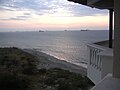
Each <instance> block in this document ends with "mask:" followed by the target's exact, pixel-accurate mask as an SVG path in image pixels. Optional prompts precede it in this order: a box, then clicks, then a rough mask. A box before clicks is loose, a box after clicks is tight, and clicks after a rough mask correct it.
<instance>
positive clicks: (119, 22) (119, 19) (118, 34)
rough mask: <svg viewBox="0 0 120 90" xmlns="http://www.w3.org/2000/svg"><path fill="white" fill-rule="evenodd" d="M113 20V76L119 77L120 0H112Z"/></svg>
mask: <svg viewBox="0 0 120 90" xmlns="http://www.w3.org/2000/svg"><path fill="white" fill-rule="evenodd" d="M114 20H115V21H114V30H115V31H114V61H113V77H115V78H120V0H114Z"/></svg>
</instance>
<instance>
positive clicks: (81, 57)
mask: <svg viewBox="0 0 120 90" xmlns="http://www.w3.org/2000/svg"><path fill="white" fill-rule="evenodd" d="M103 40H108V31H107V30H104V31H103V30H96V31H46V32H4V33H3V32H1V33H0V47H13V46H14V47H19V48H30V49H36V50H38V51H42V52H44V53H47V54H49V55H52V56H54V57H56V58H58V59H61V60H65V61H67V62H71V63H73V64H76V65H80V66H83V67H86V66H87V65H86V64H87V47H86V45H87V44H88V43H93V42H98V41H103Z"/></svg>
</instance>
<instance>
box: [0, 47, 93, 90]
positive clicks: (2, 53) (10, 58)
mask: <svg viewBox="0 0 120 90" xmlns="http://www.w3.org/2000/svg"><path fill="white" fill-rule="evenodd" d="M37 63H38V60H37V58H36V57H35V56H33V55H31V54H29V53H26V52H24V51H22V50H20V49H18V48H14V47H13V48H0V88H1V90H88V89H89V88H90V87H92V86H93V83H92V82H91V81H90V80H89V79H88V78H87V77H86V76H81V75H80V74H76V73H73V72H69V71H67V70H62V69H59V68H53V69H37V68H36V65H37ZM39 63H40V62H39Z"/></svg>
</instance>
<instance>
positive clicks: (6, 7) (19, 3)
mask: <svg viewBox="0 0 120 90" xmlns="http://www.w3.org/2000/svg"><path fill="white" fill-rule="evenodd" d="M0 10H2V11H11V12H12V11H22V10H24V11H25V10H26V11H32V12H31V13H35V14H37V15H40V16H41V15H46V14H49V15H50V16H64V15H65V16H77V17H79V16H80V17H81V16H94V15H107V11H106V10H105V11H100V10H97V9H92V8H89V7H85V6H82V5H79V4H75V3H73V2H68V1H67V0H0ZM29 14H30V13H24V15H29ZM18 18H19V19H21V18H20V17H15V18H12V19H18Z"/></svg>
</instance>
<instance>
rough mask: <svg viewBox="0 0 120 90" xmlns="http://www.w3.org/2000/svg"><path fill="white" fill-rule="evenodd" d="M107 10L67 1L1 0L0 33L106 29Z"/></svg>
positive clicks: (107, 20)
mask: <svg viewBox="0 0 120 90" xmlns="http://www.w3.org/2000/svg"><path fill="white" fill-rule="evenodd" d="M108 22H109V19H108V10H99V9H95V8H91V7H87V6H83V5H80V4H77V3H73V2H69V1H67V0H0V32H6V31H38V30H47V31H54V30H81V29H90V30H106V29H108Z"/></svg>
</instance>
